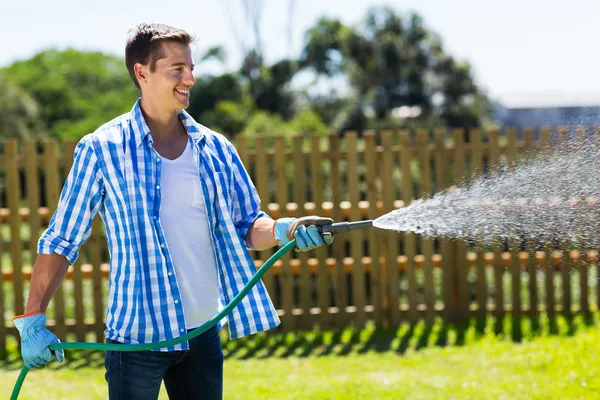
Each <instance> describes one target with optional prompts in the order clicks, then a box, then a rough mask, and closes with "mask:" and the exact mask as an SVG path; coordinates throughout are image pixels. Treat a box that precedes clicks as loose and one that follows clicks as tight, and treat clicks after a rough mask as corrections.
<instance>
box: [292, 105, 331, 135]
mask: <svg viewBox="0 0 600 400" xmlns="http://www.w3.org/2000/svg"><path fill="white" fill-rule="evenodd" d="M288 127H289V130H290V131H291V132H293V133H297V134H302V135H304V136H307V135H312V134H314V133H317V134H320V135H325V134H327V132H328V129H327V125H325V123H324V122H323V120H322V119H321V117H320V116H319V114H317V113H316V112H315V111H313V110H310V109H308V108H305V109H303V110H300V111H299V112H298V113H296V115H294V118H292V119H291V120H290V121H289V123H288Z"/></svg>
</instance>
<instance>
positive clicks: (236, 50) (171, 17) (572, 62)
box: [0, 0, 600, 101]
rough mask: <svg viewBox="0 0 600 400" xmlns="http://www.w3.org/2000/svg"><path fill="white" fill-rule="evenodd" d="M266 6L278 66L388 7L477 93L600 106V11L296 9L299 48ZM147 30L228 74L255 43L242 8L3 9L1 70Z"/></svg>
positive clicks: (301, 0)
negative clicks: (435, 38) (224, 58)
mask: <svg viewBox="0 0 600 400" xmlns="http://www.w3.org/2000/svg"><path fill="white" fill-rule="evenodd" d="M262 2H263V4H264V11H263V16H262V20H263V24H262V26H263V28H262V33H263V38H264V48H265V51H266V55H267V59H268V60H271V61H272V60H276V59H278V58H280V57H283V56H286V55H288V54H298V53H299V51H300V49H301V47H302V41H303V33H304V32H305V30H306V29H307V28H308V27H309V26H311V25H312V24H314V22H315V21H316V19H317V18H318V17H319V16H322V15H328V16H331V17H337V18H340V19H341V20H342V21H344V22H345V23H348V24H354V23H357V22H359V21H360V19H361V17H362V16H364V14H365V11H366V10H367V8H368V7H370V6H374V5H383V4H387V5H390V6H393V7H394V8H396V9H397V10H398V11H400V12H408V11H410V10H415V11H417V12H418V13H420V14H421V15H422V16H423V18H424V21H425V24H426V26H427V27H428V28H429V29H432V30H434V31H436V32H437V33H439V34H440V35H441V37H442V39H443V42H444V44H445V47H446V50H447V51H449V52H450V53H451V54H453V55H454V56H455V57H457V58H459V59H462V60H467V61H469V62H470V63H471V65H472V66H473V69H474V72H475V77H476V80H477V82H478V84H479V85H480V86H482V87H483V88H484V89H485V90H486V91H487V92H488V94H489V95H491V96H493V97H495V98H500V99H505V100H507V101H511V100H510V99H513V101H514V99H519V98H520V96H521V97H527V96H530V97H531V96H537V97H538V98H539V97H542V98H546V99H551V98H556V97H561V96H570V97H571V98H574V99H577V98H579V99H581V98H586V97H595V98H600V79H598V77H597V69H598V66H599V65H600V52H599V51H598V50H597V48H596V43H597V41H598V38H600V23H599V22H598V17H600V2H597V1H592V0H571V1H568V2H566V1H558V0H520V1H517V0H504V1H501V2H500V1H494V2H492V1H485V0H483V1H482V0H479V1H476V0H453V1H448V0H445V1H444V0H419V1H417V0H406V1H400V0H397V1H387V2H382V1H371V0H345V1H342V0H296V1H295V8H294V10H295V12H294V19H293V22H292V24H291V30H292V32H293V34H292V40H291V44H292V46H291V47H290V46H289V45H288V44H289V41H288V35H287V32H288V28H289V26H290V20H289V18H288V1H287V0H262ZM168 3H169V4H168ZM83 4H86V5H83ZM88 4H89V5H88ZM100 4H102V5H100ZM167 4H168V5H167ZM229 13H231V14H229ZM229 15H232V16H231V17H229ZM140 22H164V23H167V24H170V25H173V26H177V27H182V28H184V29H186V30H188V31H189V32H191V33H193V34H194V35H196V37H197V38H198V50H199V51H201V50H203V49H206V48H208V47H210V46H214V45H223V46H224V47H225V49H226V50H227V53H228V64H227V66H228V68H230V69H231V68H235V67H237V66H238V65H239V59H240V55H241V50H240V41H239V40H238V39H236V38H250V37H251V30H250V28H249V27H248V26H246V24H245V23H244V19H243V14H242V7H241V1H240V0H195V1H187V0H172V1H170V2H167V1H164V0H163V1H157V0H141V1H127V0H121V1H114V0H104V1H95V2H82V1H74V0H54V1H41V0H20V1H18V0H0V37H1V38H2V40H1V42H0V43H1V46H0V49H1V50H2V51H1V52H0V66H5V65H8V64H10V63H11V62H13V61H14V60H18V59H23V58H27V57H30V56H31V55H33V54H34V53H35V52H37V51H39V50H41V49H45V48H50V47H58V48H65V47H68V46H71V47H75V48H77V49H82V50H84V49H86V50H87V49H90V50H102V51H105V52H108V53H112V54H116V55H122V54H123V48H124V43H125V40H126V37H127V32H128V30H129V29H130V28H132V27H134V26H135V25H137V24H138V23H140ZM248 43H249V44H251V42H250V41H248ZM204 68H205V69H207V70H211V69H216V68H217V66H216V65H214V64H209V65H206V66H205V67H204ZM517 101H518V100H517Z"/></svg>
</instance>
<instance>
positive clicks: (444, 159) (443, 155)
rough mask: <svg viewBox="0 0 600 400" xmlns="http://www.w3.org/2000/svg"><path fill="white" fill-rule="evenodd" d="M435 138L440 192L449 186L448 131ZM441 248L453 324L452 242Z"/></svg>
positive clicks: (446, 315) (445, 293) (446, 241)
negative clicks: (446, 142) (446, 141)
mask: <svg viewBox="0 0 600 400" xmlns="http://www.w3.org/2000/svg"><path fill="white" fill-rule="evenodd" d="M434 136H435V186H436V191H438V192H440V191H441V190H443V189H446V188H447V186H448V171H449V170H450V168H449V165H448V164H449V163H448V153H447V150H446V144H445V139H446V131H445V129H443V128H439V129H436V130H435V131H434ZM439 245H440V246H439V248H440V252H441V253H442V297H443V299H444V318H445V320H446V322H451V321H452V320H453V317H454V311H455V309H456V303H455V300H454V289H455V288H454V284H453V282H452V279H453V276H454V265H453V263H452V261H451V251H452V245H453V243H452V241H450V240H449V239H444V238H440V239H439Z"/></svg>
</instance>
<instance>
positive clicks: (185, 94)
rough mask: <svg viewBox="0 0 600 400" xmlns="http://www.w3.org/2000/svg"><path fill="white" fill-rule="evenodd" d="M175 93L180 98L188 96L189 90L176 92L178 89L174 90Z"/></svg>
mask: <svg viewBox="0 0 600 400" xmlns="http://www.w3.org/2000/svg"><path fill="white" fill-rule="evenodd" d="M175 92H177V93H179V94H180V95H182V96H186V97H189V96H190V91H189V90H178V89H175Z"/></svg>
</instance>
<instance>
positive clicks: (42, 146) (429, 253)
mask: <svg viewBox="0 0 600 400" xmlns="http://www.w3.org/2000/svg"><path fill="white" fill-rule="evenodd" d="M597 133H598V132H597V131H594V132H591V131H586V130H585V129H584V128H577V129H576V130H575V131H574V132H570V131H569V129H567V128H563V127H557V128H544V129H541V130H540V131H534V130H524V131H522V132H517V131H516V130H510V129H509V130H506V131H503V132H500V131H495V130H493V131H488V132H485V133H482V132H481V131H479V130H471V131H469V132H465V131H464V130H460V129H456V130H450V131H448V130H445V129H436V130H434V131H431V132H429V131H417V132H408V131H401V132H392V131H387V132H378V133H375V132H363V133H362V134H360V135H359V134H357V133H356V132H348V133H346V134H345V135H343V136H341V137H340V136H337V135H330V136H313V137H309V138H303V137H294V138H293V139H292V140H290V141H287V140H288V139H286V138H284V137H264V136H257V137H255V138H253V139H252V142H251V143H250V142H248V141H247V140H246V139H244V138H238V139H237V140H236V141H235V145H236V148H237V149H238V152H239V154H240V157H241V158H242V160H243V162H244V164H245V165H246V167H247V169H248V170H249V172H250V174H251V176H252V178H253V180H254V182H255V184H256V186H257V189H258V192H259V194H260V196H261V199H262V200H263V204H264V209H265V210H266V211H267V212H268V213H269V214H270V215H271V216H273V217H274V218H277V217H282V216H301V215H310V214H317V215H323V216H330V217H332V218H333V219H334V220H336V221H343V220H350V221H357V220H361V219H374V218H376V217H378V216H381V215H383V214H385V213H387V212H390V211H392V210H394V209H397V208H400V207H403V206H404V205H405V204H409V203H410V202H411V201H412V200H413V199H414V198H419V197H420V198H426V197H428V196H430V195H431V194H432V193H435V192H437V191H440V190H442V189H446V188H448V187H450V186H451V185H454V184H457V183H458V182H464V181H465V180H466V181H468V180H470V179H474V178H476V177H478V176H480V175H481V173H482V172H486V171H489V169H490V168H492V167H493V166H494V165H497V164H498V163H500V162H505V163H511V162H514V161H516V160H517V159H518V157H519V156H520V155H522V154H523V152H524V151H526V150H528V149H532V148H534V147H536V146H539V145H547V144H549V143H551V142H553V140H555V139H556V138H561V137H562V138H564V137H567V136H569V135H570V134H572V135H574V136H576V137H582V136H584V135H586V134H597ZM0 144H1V149H2V151H1V152H0V239H1V240H0V270H1V271H2V275H1V278H2V281H3V283H2V284H1V285H0V316H4V318H3V319H2V320H0V351H1V350H2V349H3V348H5V345H6V338H7V335H14V334H15V333H16V331H15V328H14V326H13V324H12V317H13V316H14V315H15V314H19V313H22V312H23V309H24V303H25V299H26V294H27V290H28V282H29V279H30V276H31V265H32V264H33V262H34V259H35V254H36V243H37V239H38V237H39V234H40V233H41V231H42V230H43V229H44V227H45V226H46V224H47V222H48V220H49V217H50V216H51V215H52V213H53V211H54V208H55V206H56V203H57V201H58V197H59V194H60V188H61V186H62V182H63V181H64V179H65V177H66V174H67V173H68V170H69V168H70V167H71V164H72V161H73V160H72V157H73V150H74V146H75V143H73V142H68V143H57V142H55V141H51V140H48V141H45V142H43V143H34V142H32V141H24V142H22V143H18V142H16V141H12V140H5V141H4V142H1V143H0ZM102 228H103V227H102V223H101V221H100V218H99V217H98V218H96V219H95V220H94V224H93V230H92V235H91V238H90V240H89V241H88V243H86V244H85V245H84V246H83V248H82V251H81V257H80V258H79V259H78V261H77V263H76V264H75V265H73V266H72V267H71V269H70V271H69V273H68V275H67V279H66V280H65V282H64V283H63V284H62V286H61V287H60V288H59V289H58V291H57V293H56V294H55V296H54V297H53V299H52V301H51V304H50V307H49V310H48V319H49V325H50V326H51V327H52V329H53V331H54V332H55V333H56V334H57V335H58V336H59V337H60V338H61V339H64V338H65V336H66V334H67V333H74V334H75V336H76V338H77V340H86V339H87V340H94V339H95V340H100V341H101V340H102V338H103V335H102V332H103V330H104V316H105V307H106V304H105V300H106V292H107V286H108V284H107V279H108V252H107V249H106V243H105V240H104V236H103V235H104V234H103V229H102ZM507 250H508V251H507ZM542 250H543V251H537V252H535V253H530V252H525V251H520V250H519V247H518V245H516V246H514V247H513V248H510V247H509V248H508V249H506V248H502V247H501V246H495V247H492V248H485V249H483V248H469V247H468V245H467V243H464V242H455V241H450V240H447V239H441V238H438V239H435V240H430V239H424V238H421V237H418V236H416V235H415V234H406V233H396V232H393V231H382V230H377V229H371V230H365V231H356V232H351V233H348V234H341V235H338V236H337V237H336V239H335V241H334V243H333V244H332V245H331V246H329V247H321V248H318V249H316V250H314V251H312V252H308V253H294V254H288V255H286V256H285V257H284V258H283V259H281V260H280V261H278V262H277V263H276V264H275V266H274V267H273V271H270V272H269V273H267V274H266V275H265V276H264V277H263V279H264V282H265V284H266V286H267V288H268V290H269V292H270V293H271V295H272V298H273V300H274V302H275V305H276V307H277V309H278V311H279V313H280V316H281V318H282V329H304V328H307V329H310V328H311V327H313V326H314V325H315V324H318V325H320V326H322V327H326V328H331V327H341V326H347V325H349V324H352V325H355V326H357V327H362V326H364V325H365V323H366V321H367V320H373V321H375V323H376V324H377V325H378V326H397V325H398V324H399V323H400V322H401V321H403V320H407V321H411V322H415V321H417V320H419V319H424V320H425V321H428V322H431V321H432V320H433V318H434V317H435V316H436V315H441V316H443V317H444V318H445V319H447V320H448V321H454V322H456V321H461V320H464V319H466V318H468V317H470V316H472V315H476V316H479V317H481V318H484V317H485V315H486V314H487V313H488V312H491V313H493V314H494V315H495V316H497V317H502V316H503V315H504V313H505V312H507V311H508V312H511V314H512V317H513V321H516V323H519V321H520V319H521V318H522V316H523V315H537V314H538V313H540V312H547V313H548V314H549V315H553V314H554V313H563V314H564V315H566V316H571V315H573V313H576V312H579V313H582V314H584V315H589V313H590V312H591V310H593V309H594V308H595V307H596V305H597V304H599V303H600V291H598V290H596V285H595V282H596V279H595V276H598V275H599V274H598V273H597V271H596V259H597V252H596V251H595V249H581V250H580V251H570V252H565V253H563V252H562V251H560V249H556V248H552V247H549V246H546V247H545V248H543V249H542ZM272 253H273V251H263V252H257V253H255V254H253V256H254V258H255V263H256V265H257V267H260V265H261V264H262V263H263V262H264V261H265V260H266V259H267V258H268V257H269V256H270V255H271V254H272ZM89 333H93V334H95V336H93V337H91V338H90V337H89V336H88V334H89ZM86 336H87V337H86Z"/></svg>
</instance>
